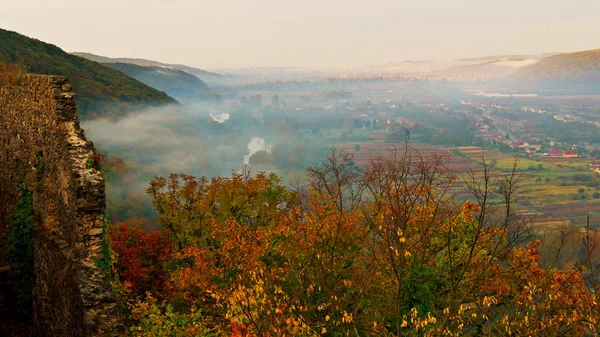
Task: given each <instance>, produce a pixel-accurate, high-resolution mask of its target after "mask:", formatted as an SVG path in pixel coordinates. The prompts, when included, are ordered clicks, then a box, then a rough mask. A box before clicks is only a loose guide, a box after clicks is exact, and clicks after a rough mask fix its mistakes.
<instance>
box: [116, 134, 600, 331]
mask: <svg viewBox="0 0 600 337" xmlns="http://www.w3.org/2000/svg"><path fill="white" fill-rule="evenodd" d="M446 161H447V157H446V156H445V155H443V154H432V155H431V156H427V157H425V156H422V155H421V154H420V153H419V152H418V151H416V150H414V149H412V148H411V147H410V145H408V144H398V147H397V148H395V149H390V152H389V153H387V154H385V155H383V156H380V157H377V158H373V160H372V161H371V163H370V164H369V165H367V166H366V167H364V168H363V169H360V168H358V167H357V166H355V165H354V164H353V162H352V158H351V156H350V155H349V154H347V153H344V152H340V151H332V152H331V153H330V154H329V156H328V157H327V159H326V160H325V161H324V162H323V163H322V164H321V165H319V166H314V167H310V168H308V169H307V173H306V176H305V179H304V180H303V182H299V183H298V184H297V186H294V187H290V188H285V187H284V186H283V185H282V184H281V181H280V179H279V178H278V177H277V175H275V174H266V173H258V174H251V173H250V172H249V171H247V170H244V171H242V172H240V173H233V174H232V175H231V176H230V177H215V178H212V179H208V178H205V177H202V178H197V177H194V176H189V175H177V174H172V175H170V176H168V177H159V178H155V179H154V180H153V181H152V182H151V183H150V185H149V187H148V189H147V193H148V195H149V197H150V198H151V199H152V202H153V205H154V207H155V209H156V210H157V212H158V214H159V215H158V218H157V221H158V223H159V224H160V229H159V230H158V231H153V232H151V233H148V232H145V231H144V230H142V229H141V226H143V225H144V223H145V222H146V221H147V219H130V220H128V222H127V223H116V224H113V225H112V226H111V227H110V230H109V238H110V242H111V250H112V253H111V254H112V258H111V260H112V261H113V263H114V264H113V270H114V278H113V286H114V288H115V289H116V292H117V294H118V296H119V304H120V306H121V307H122V308H123V314H124V315H125V316H126V317H127V318H128V319H129V320H128V322H130V333H131V334H132V335H136V336H199V335H201V336H317V335H327V336H349V335H352V336H366V335H384V336H479V335H493V336H584V335H589V334H594V333H597V329H598V319H600V317H599V316H598V315H599V312H600V311H599V309H600V308H599V307H598V302H597V298H596V297H597V295H596V291H597V290H598V286H597V283H596V281H595V280H596V279H597V276H598V275H597V273H598V262H599V261H598V258H597V253H596V252H595V249H596V247H597V243H598V239H599V238H598V236H597V235H596V234H595V233H593V232H592V231H590V230H589V228H588V229H586V231H579V230H576V231H569V230H567V229H565V230H557V231H556V232H551V231H546V232H540V231H535V230H534V229H533V228H532V227H531V223H530V222H529V220H528V218H527V217H525V216H522V215H521V214H520V212H519V209H518V207H517V205H516V203H515V200H514V193H515V191H516V189H517V188H518V184H519V175H518V174H517V173H516V171H515V170H513V171H512V172H505V173H503V174H500V175H492V174H491V173H490V171H489V170H487V169H486V167H485V165H484V166H483V167H482V168H481V169H480V170H479V171H477V172H473V174H472V176H471V178H469V179H467V181H465V183H466V186H468V189H469V190H470V191H471V198H469V200H458V199H456V198H454V197H453V196H452V193H451V192H450V190H451V186H452V184H453V183H455V182H456V179H457V177H455V176H453V175H451V174H450V173H449V172H448V170H447V168H446V167H445V163H446ZM576 242H583V245H577V244H574V243H576ZM567 250H568V252H567ZM567 253H568V259H567V258H566V257H565V256H567V255H565V254H567ZM569 259H570V260H569ZM558 266H560V267H561V268H564V269H558Z"/></svg>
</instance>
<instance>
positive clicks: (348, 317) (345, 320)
mask: <svg viewBox="0 0 600 337" xmlns="http://www.w3.org/2000/svg"><path fill="white" fill-rule="evenodd" d="M352 319H353V317H352V314H349V313H348V312H346V310H344V314H343V315H342V323H350V322H352Z"/></svg>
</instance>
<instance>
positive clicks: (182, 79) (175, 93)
mask: <svg viewBox="0 0 600 337" xmlns="http://www.w3.org/2000/svg"><path fill="white" fill-rule="evenodd" d="M103 64H104V65H106V66H108V67H111V68H113V69H116V70H119V71H121V72H123V73H125V74H127V75H128V76H131V77H133V78H135V79H136V80H138V81H141V82H143V83H146V84H147V85H149V86H151V87H153V88H156V89H158V90H161V91H164V92H166V93H167V94H169V95H170V96H172V97H175V98H176V99H178V100H179V99H183V98H185V97H186V96H188V97H194V96H196V95H197V94H198V93H200V92H206V91H208V85H207V84H206V83H204V81H202V80H201V79H199V78H198V77H196V76H194V75H192V74H189V73H186V72H185V71H181V70H177V69H171V68H163V67H157V66H138V65H135V64H129V63H103Z"/></svg>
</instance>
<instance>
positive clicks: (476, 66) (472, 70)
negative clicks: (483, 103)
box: [431, 56, 538, 79]
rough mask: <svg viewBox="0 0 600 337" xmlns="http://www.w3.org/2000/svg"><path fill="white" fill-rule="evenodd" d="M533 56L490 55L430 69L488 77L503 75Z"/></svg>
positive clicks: (437, 72) (442, 73)
mask: <svg viewBox="0 0 600 337" xmlns="http://www.w3.org/2000/svg"><path fill="white" fill-rule="evenodd" d="M537 58H538V57H535V56H490V57H483V58H479V59H464V60H458V61H456V62H457V63H462V62H469V61H470V62H477V63H470V64H459V65H455V66H452V67H448V68H445V69H438V70H433V71H431V74H433V75H437V76H450V77H465V78H471V79H489V78H495V77H504V76H506V75H508V74H510V73H512V72H513V71H514V70H515V69H517V68H519V67H523V66H528V65H531V64H533V63H535V62H536V61H537Z"/></svg>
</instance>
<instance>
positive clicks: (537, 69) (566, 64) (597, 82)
mask: <svg viewBox="0 0 600 337" xmlns="http://www.w3.org/2000/svg"><path fill="white" fill-rule="evenodd" d="M511 77H512V79H513V80H515V81H517V82H521V83H523V84H534V85H538V86H540V87H551V88H587V87H600V49H595V50H588V51H582V52H577V53H570V54H559V55H553V56H549V57H546V58H544V59H541V60H540V61H539V62H537V63H535V64H533V65H530V66H526V67H522V68H519V69H517V70H516V71H515V72H514V73H513V75H512V76H511Z"/></svg>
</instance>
